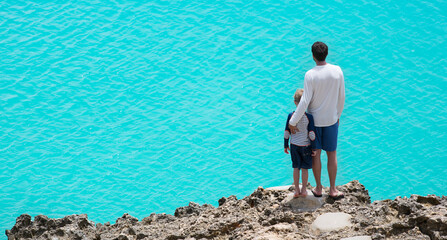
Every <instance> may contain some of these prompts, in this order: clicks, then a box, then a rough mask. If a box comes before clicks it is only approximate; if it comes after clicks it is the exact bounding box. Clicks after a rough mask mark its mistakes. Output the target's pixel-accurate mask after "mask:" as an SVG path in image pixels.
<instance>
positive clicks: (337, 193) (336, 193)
mask: <svg viewBox="0 0 447 240" xmlns="http://www.w3.org/2000/svg"><path fill="white" fill-rule="evenodd" d="M329 197H330V198H332V199H334V200H338V199H342V198H344V197H345V195H344V194H343V193H342V192H340V191H338V190H336V191H330V192H329Z"/></svg>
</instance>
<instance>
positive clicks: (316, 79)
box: [289, 63, 345, 127]
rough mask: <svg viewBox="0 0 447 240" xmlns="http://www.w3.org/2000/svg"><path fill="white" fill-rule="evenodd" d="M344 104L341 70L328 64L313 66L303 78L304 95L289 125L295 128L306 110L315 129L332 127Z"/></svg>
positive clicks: (343, 85)
mask: <svg viewBox="0 0 447 240" xmlns="http://www.w3.org/2000/svg"><path fill="white" fill-rule="evenodd" d="M344 104H345V81H344V77H343V72H342V71H341V68H340V67H339V66H336V65H332V64H328V63H327V64H325V65H318V66H315V67H314V68H312V69H311V70H309V71H307V73H306V75H305V77H304V93H303V96H302V97H301V100H300V103H299V104H298V106H297V107H296V110H295V113H294V114H293V116H292V118H291V119H290V121H289V123H290V125H292V126H295V125H296V124H297V123H298V121H299V120H300V119H301V117H302V116H303V114H304V112H305V111H306V109H308V112H309V113H310V114H312V115H313V117H314V121H315V126H316V127H327V126H331V125H334V124H335V123H336V122H337V120H338V119H339V118H340V115H341V113H342V111H343V106H344Z"/></svg>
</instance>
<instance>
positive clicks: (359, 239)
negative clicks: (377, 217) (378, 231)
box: [340, 236, 371, 240]
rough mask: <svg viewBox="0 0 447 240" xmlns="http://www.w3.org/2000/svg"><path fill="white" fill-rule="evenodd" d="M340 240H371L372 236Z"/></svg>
mask: <svg viewBox="0 0 447 240" xmlns="http://www.w3.org/2000/svg"><path fill="white" fill-rule="evenodd" d="M340 240H371V237H370V236H355V237H349V238H342V239H340Z"/></svg>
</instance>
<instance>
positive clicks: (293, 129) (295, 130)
mask: <svg viewBox="0 0 447 240" xmlns="http://www.w3.org/2000/svg"><path fill="white" fill-rule="evenodd" d="M289 129H290V131H291V132H292V133H293V134H295V133H296V132H299V131H300V130H298V128H297V127H296V126H292V125H290V124H289Z"/></svg>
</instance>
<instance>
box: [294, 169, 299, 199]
mask: <svg viewBox="0 0 447 240" xmlns="http://www.w3.org/2000/svg"><path fill="white" fill-rule="evenodd" d="M293 184H294V185H295V194H293V197H298V196H299V195H300V169H299V168H294V169H293Z"/></svg>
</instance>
